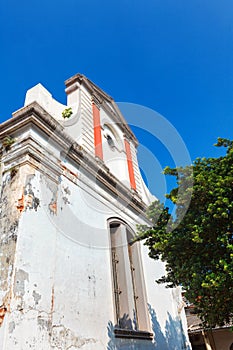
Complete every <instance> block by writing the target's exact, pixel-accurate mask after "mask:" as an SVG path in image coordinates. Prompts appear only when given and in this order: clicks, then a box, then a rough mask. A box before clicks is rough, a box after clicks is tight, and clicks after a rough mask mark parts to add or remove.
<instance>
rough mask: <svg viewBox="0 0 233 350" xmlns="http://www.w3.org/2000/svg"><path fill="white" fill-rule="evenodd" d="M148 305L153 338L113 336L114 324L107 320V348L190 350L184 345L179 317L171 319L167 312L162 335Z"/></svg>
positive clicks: (110, 349) (114, 349)
mask: <svg viewBox="0 0 233 350" xmlns="http://www.w3.org/2000/svg"><path fill="white" fill-rule="evenodd" d="M148 307H149V313H150V317H151V323H152V330H153V333H154V334H155V338H154V339H153V340H152V341H150V340H140V339H124V338H115V334H114V328H115V326H114V325H113V323H112V322H111V321H109V322H108V328H107V329H108V337H109V342H108V346H107V350H119V349H120V350H123V349H125V350H126V349H127V350H144V349H145V350H184V349H185V350H191V348H190V347H189V346H188V345H186V343H187V342H186V337H185V334H184V332H183V327H182V324H181V321H180V320H179V319H173V318H172V317H171V315H170V314H169V313H168V320H167V321H166V326H165V335H164V333H163V332H162V330H161V327H160V324H159V322H158V319H157V316H156V312H155V310H154V309H152V307H151V306H150V305H148ZM125 318H128V317H127V315H125Z"/></svg>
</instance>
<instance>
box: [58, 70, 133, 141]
mask: <svg viewBox="0 0 233 350" xmlns="http://www.w3.org/2000/svg"><path fill="white" fill-rule="evenodd" d="M75 84H79V85H81V84H83V85H84V87H85V88H86V89H87V90H88V91H89V93H90V94H91V96H92V100H93V101H94V102H95V103H96V104H97V106H101V107H102V108H103V109H105V111H107V112H108V113H109V114H110V115H111V116H112V117H113V119H114V121H115V122H116V123H117V124H119V125H120V127H121V129H122V130H123V131H124V132H125V133H127V135H128V138H129V139H131V140H132V141H133V142H134V144H135V146H137V145H138V140H137V139H136V137H135V135H134V134H133V132H132V131H131V129H130V128H129V127H128V125H127V123H126V120H125V118H124V117H123V115H122V113H121V111H120V110H119V108H118V107H117V105H116V103H115V102H114V99H113V98H112V97H111V96H109V95H108V94H107V93H106V92H104V91H103V90H102V89H101V88H99V87H98V86H97V85H96V84H94V83H93V82H92V81H91V80H89V79H88V78H87V77H85V76H84V75H82V74H80V73H78V74H76V75H74V76H73V77H71V78H70V79H68V80H66V81H65V85H66V89H71V87H72V85H74V86H75ZM106 101H107V102H108V103H110V104H111V106H112V108H110V107H109V106H108V105H107V103H106Z"/></svg>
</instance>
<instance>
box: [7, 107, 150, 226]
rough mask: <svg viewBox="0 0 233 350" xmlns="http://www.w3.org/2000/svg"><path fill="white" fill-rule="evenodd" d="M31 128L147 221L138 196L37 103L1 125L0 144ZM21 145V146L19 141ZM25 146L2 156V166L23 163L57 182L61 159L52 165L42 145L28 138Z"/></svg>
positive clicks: (15, 146)
mask: <svg viewBox="0 0 233 350" xmlns="http://www.w3.org/2000/svg"><path fill="white" fill-rule="evenodd" d="M34 125H36V126H37V128H38V129H39V131H40V132H42V133H43V134H44V136H46V137H47V138H48V140H50V142H52V143H55V144H57V145H58V146H59V147H60V148H61V149H65V152H64V153H63V154H64V156H65V158H66V159H67V160H70V161H71V162H74V164H75V165H76V166H78V167H79V168H80V169H83V170H84V171H87V172H88V173H90V174H91V176H92V177H94V178H95V180H96V181H99V183H100V184H101V186H104V187H105V188H106V189H107V191H108V193H110V194H111V195H112V196H113V197H114V198H116V197H117V198H119V201H120V203H121V205H126V206H127V208H129V209H130V210H133V211H134V212H135V213H137V215H141V216H142V217H143V218H144V219H145V220H146V215H145V210H146V208H147V206H146V204H145V203H144V202H143V201H142V199H141V198H140V197H139V196H138V195H137V193H135V192H134V191H132V190H130V189H129V188H128V187H126V186H125V185H124V184H122V183H121V182H120V181H119V180H118V179H117V178H116V177H115V176H114V175H113V174H111V173H110V171H109V169H108V168H107V167H106V166H105V165H104V164H103V162H102V161H97V160H96V158H95V157H93V156H92V155H91V154H90V153H88V152H86V151H85V150H83V148H82V147H81V146H80V145H79V144H78V143H76V142H75V141H74V140H73V139H72V138H71V137H70V136H69V135H67V134H66V132H65V131H64V128H63V127H62V125H61V124H60V123H59V122H57V121H56V120H55V119H54V118H53V117H52V116H51V115H50V114H49V113H47V112H46V111H45V110H44V109H43V108H42V107H41V106H40V105H38V103H36V102H33V103H32V104H30V105H29V106H26V107H24V108H22V109H20V110H19V111H17V112H15V113H14V114H13V118H11V119H9V120H8V121H6V122H4V123H3V124H1V127H0V140H2V139H3V138H4V137H5V136H6V135H9V134H12V135H13V136H14V134H16V133H17V134H19V130H20V129H22V128H23V129H24V130H25V127H28V128H29V129H30V128H32V127H33V126H34ZM34 141H35V140H34ZM21 142H22V144H23V141H22V140H21ZM19 145H20V147H21V146H22V145H21V143H20V144H19ZM24 145H25V147H21V148H19V147H18V148H17V142H16V143H15V144H14V149H12V150H10V151H9V152H8V153H7V154H6V155H5V156H4V158H3V159H2V162H5V164H6V165H7V164H8V165H9V164H10V163H11V162H14V164H15V165H21V164H22V163H25V162H26V163H30V164H31V165H32V166H34V167H35V168H37V169H39V171H41V172H43V173H45V174H47V175H48V176H49V177H51V178H52V179H53V181H56V182H57V181H58V178H59V176H60V175H61V174H62V173H63V170H62V169H61V167H60V165H59V164H60V163H59V162H60V161H61V159H57V160H56V161H55V158H56V157H55V158H54V161H52V159H51V156H50V155H47V156H46V152H48V150H46V149H45V147H43V146H42V145H40V146H39V145H38V144H36V143H33V142H32V140H31V139H30V138H28V141H27V142H26V140H25V143H24ZM43 149H44V150H43ZM56 162H57V163H56ZM6 169H7V168H6ZM54 175H56V176H54ZM54 178H55V179H54Z"/></svg>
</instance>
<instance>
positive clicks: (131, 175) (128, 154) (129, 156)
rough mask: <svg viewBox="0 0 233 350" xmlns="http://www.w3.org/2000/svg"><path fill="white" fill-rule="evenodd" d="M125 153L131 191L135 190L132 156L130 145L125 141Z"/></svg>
mask: <svg viewBox="0 0 233 350" xmlns="http://www.w3.org/2000/svg"><path fill="white" fill-rule="evenodd" d="M125 151H126V157H127V163H128V171H129V181H130V186H131V188H132V189H133V190H136V182H135V177H134V168H133V161H132V154H131V149H130V143H129V141H127V140H125Z"/></svg>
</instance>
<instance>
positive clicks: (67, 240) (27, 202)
mask: <svg viewBox="0 0 233 350" xmlns="http://www.w3.org/2000/svg"><path fill="white" fill-rule="evenodd" d="M80 91H81V90H80ZM82 94H83V95H82ZM82 98H83V99H82ZM35 99H36V101H37V102H39V103H40V104H41V106H42V107H44V108H45V109H47V111H48V112H49V113H50V114H52V115H53V116H54V117H55V118H56V119H59V115H60V113H61V111H62V108H63V107H66V106H61V105H59V104H57V105H56V103H54V102H53V101H52V97H51V95H50V94H49V93H48V94H47V93H46V91H44V88H43V87H41V86H37V87H36V88H35V89H34V90H31V92H30V93H28V94H27V98H26V102H25V103H26V104H29V103H31V102H33V100H35ZM51 101H52V102H51ZM70 101H72V103H74V101H73V100H72V98H70ZM88 101H89V102H90V101H91V97H90V95H89V96H88V93H87V90H86V89H84V88H83V90H82V91H81V93H80V95H79V100H78V104H80V105H82V104H83V107H82V108H83V109H82V110H81V116H77V115H74V116H73V117H72V118H74V119H73V121H72V118H71V119H70V124H69V123H68V124H64V123H63V126H64V129H65V131H66V132H67V134H68V135H69V136H71V137H73V139H74V143H75V140H76V141H77V140H78V141H80V142H81V143H82V145H84V148H85V149H86V151H88V153H89V154H91V155H93V151H94V148H93V130H91V121H90V120H91V114H90V113H91V109H88V108H89V107H90V106H89V105H88ZM85 104H87V105H88V106H89V107H88V108H87V110H86V112H85V113H86V114H85V113H84V109H85V108H86V107H85ZM77 108H78V107H77ZM75 118H76V119H75ZM88 118H89V121H87V119H88ZM101 120H102V123H103V124H104V123H110V122H111V120H110V116H109V115H108V114H107V113H106V112H104V111H103V110H101ZM88 123H89V124H88ZM61 124H62V121H61ZM115 127H116V132H117V134H118V136H119V139H121V137H122V140H121V142H122V144H121V143H119V150H116V151H115V153H114V154H115V155H114V157H115V158H114V157H113V155H112V153H111V152H112V151H111V152H110V150H109V149H108V148H107V147H106V146H107V145H103V147H104V149H103V151H104V160H106V166H107V167H109V169H110V172H112V173H113V175H115V176H116V179H118V180H120V181H121V182H122V183H123V184H124V185H126V186H127V187H126V188H125V190H127V188H128V189H129V187H130V186H129V181H128V173H127V164H126V155H125V151H124V149H123V144H124V143H123V133H122V131H121V130H120V128H118V127H117V126H115ZM84 131H87V132H86V133H85V132H84ZM15 136H17V142H16V144H15V145H14V147H13V150H12V152H15V159H17V157H19V156H18V154H19V153H20V152H21V151H22V144H23V142H24V140H26V139H27V140H28V138H29V137H30V141H27V142H29V143H30V145H34V146H33V147H34V148H35V149H34V151H30V152H31V154H32V156H31V157H32V159H31V158H30V157H29V155H26V156H24V158H23V160H22V162H21V164H19V165H17V166H19V168H20V170H17V171H18V172H17V175H16V177H15V178H13V179H12V178H11V175H10V172H11V165H10V164H8V165H7V166H6V167H5V166H4V165H3V169H5V171H8V173H7V172H6V174H5V175H4V177H3V180H4V186H3V190H4V188H5V190H6V188H8V187H10V186H11V187H12V186H13V187H14V188H15V189H14V190H13V191H12V192H9V193H11V197H12V198H13V202H12V205H13V206H14V208H15V212H16V214H15V215H16V218H17V240H16V242H15V245H14V249H15V250H14V251H12V254H14V262H13V263H12V266H13V273H12V277H11V279H10V280H9V290H8V291H7V293H6V292H5V291H4V293H6V295H5V296H4V295H2V303H3V302H4V300H5V299H6V297H7V300H9V305H7V308H8V309H7V312H6V315H5V318H4V322H3V324H2V325H1V327H0V345H1V346H2V347H1V349H3V350H11V349H14V350H29V349H30V350H33V349H34V350H44V349H46V350H49V349H51V350H52V349H53V350H54V349H55V350H68V349H69V350H74V349H78V348H82V349H84V350H87V349H88V350H92V349H107V350H117V349H135V350H136V349H142V350H144V349H151V350H152V349H156V350H170V349H172V350H181V349H184V348H186V349H188V348H189V347H188V342H187V333H186V325H185V320H184V314H183V311H181V312H180V311H179V310H178V309H179V303H180V293H179V290H170V289H166V288H165V287H164V286H163V285H157V284H156V283H155V279H157V278H159V277H160V276H161V274H162V273H163V272H164V265H163V263H161V262H159V261H158V262H155V261H153V260H152V259H150V258H149V257H148V251H147V249H146V247H145V246H143V245H142V244H141V256H142V267H143V271H144V278H145V285H146V295H147V301H148V314H149V319H150V329H148V331H152V332H153V333H154V338H153V340H135V339H116V338H115V336H114V325H115V321H116V320H115V319H116V317H115V308H114V291H113V277H112V267H111V259H112V258H111V251H110V233H109V230H108V225H107V222H108V220H109V219H110V218H113V217H114V218H118V219H121V220H123V221H124V222H125V223H126V224H127V225H128V226H129V227H130V228H131V229H132V230H134V231H135V232H136V225H137V224H143V223H145V217H144V214H143V213H141V214H140V209H139V207H138V208H137V209H135V208H134V209H133V207H132V206H131V204H130V202H131V199H132V196H133V195H134V193H133V192H130V191H129V198H128V202H127V201H126V202H125V201H124V200H122V197H121V198H120V191H121V190H120V189H119V192H118V193H119V197H118V196H117V195H116V194H114V195H113V193H112V192H111V189H110V187H109V188H107V187H108V185H107V184H105V185H103V183H102V184H101V183H100V181H99V180H97V178H98V176H97V174H95V173H92V175H90V172H88V171H87V170H85V169H84V167H82V166H80V164H76V163H75V161H72V162H71V160H70V159H69V157H67V158H66V157H64V155H62V154H61V151H63V153H65V156H66V155H67V154H68V153H69V150H64V149H62V140H59V139H57V140H56V141H55V140H54V139H53V138H52V137H51V138H50V137H48V136H45V132H44V131H42V130H41V129H40V128H39V127H38V126H37V127H35V126H32V125H31V124H28V125H27V127H26V126H23V127H22V128H21V129H20V131H19V130H18V131H17V130H16V131H15ZM28 152H29V151H28ZM30 152H29V153H30ZM33 152H34V153H36V152H37V154H36V155H34V154H33ZM117 152H118V153H119V154H118V153H117ZM135 154H136V153H135ZM33 156H34V158H33ZM7 157H10V156H7V155H6V160H7ZM38 157H40V160H38V159H37V158H38ZM113 158H114V161H113V162H111V160H112V159H113ZM86 159H87V158H86ZM93 159H94V158H92V161H93ZM45 160H46V161H45ZM86 161H87V162H88V159H87V160H86ZM134 161H135V160H134ZM29 163H30V165H29ZM25 164H26V165H25ZM4 167H5V168H4ZM25 169H26V170H25ZM59 171H60V172H61V175H58V174H59ZM7 176H8V178H7ZM7 179H8V180H7ZM114 181H115V180H114ZM7 186H8V187H7ZM8 190H9V189H8ZM16 190H17V191H16ZM140 191H141V192H142V193H143V191H146V192H147V190H145V189H143V186H142V188H141V189H140ZM146 192H145V196H144V197H146V198H147V199H149V196H148V193H147V194H146ZM131 195H132V196H131ZM35 203H37V205H36V206H35ZM19 209H20V210H19ZM9 220H10V219H9ZM9 249H11V248H9ZM4 298H5V299H4ZM186 343H187V344H186Z"/></svg>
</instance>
